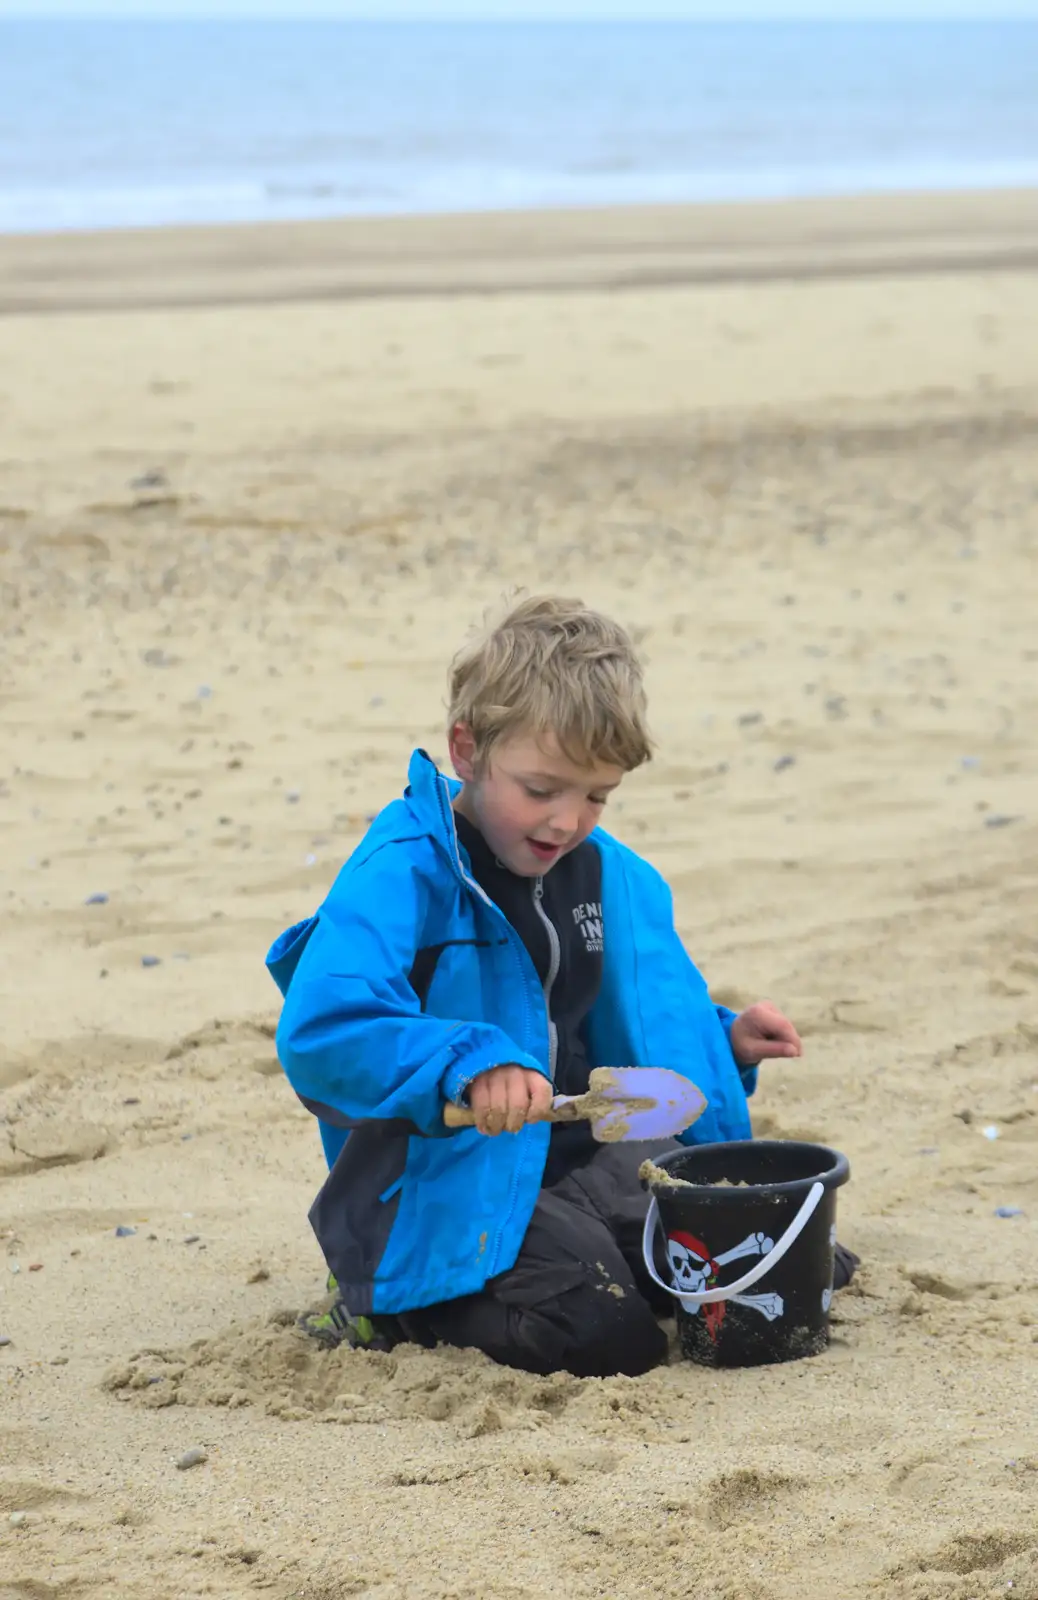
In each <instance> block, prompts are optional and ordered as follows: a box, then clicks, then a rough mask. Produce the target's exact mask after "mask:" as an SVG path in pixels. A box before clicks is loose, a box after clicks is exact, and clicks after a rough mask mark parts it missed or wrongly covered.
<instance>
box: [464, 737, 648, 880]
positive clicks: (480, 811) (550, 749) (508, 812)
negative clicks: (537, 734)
mask: <svg viewBox="0 0 1038 1600" xmlns="http://www.w3.org/2000/svg"><path fill="white" fill-rule="evenodd" d="M450 751H451V760H452V762H453V763H454V770H455V772H456V773H457V774H458V777H459V778H460V779H461V780H462V783H463V785H464V787H463V788H462V791H461V793H460V794H459V795H458V797H457V799H456V800H455V802H454V805H455V809H456V810H457V811H458V812H460V813H461V815H462V816H463V817H467V818H468V820H469V821H470V822H471V823H474V824H475V826H476V827H477V828H478V829H479V831H480V833H481V834H482V835H483V837H484V839H485V840H486V841H487V844H488V845H489V846H490V848H491V850H493V852H494V854H495V855H496V856H497V858H498V860H499V861H501V862H503V863H504V865H505V866H506V867H508V869H509V870H510V871H511V872H514V873H517V874H518V876H519V877H521V878H538V877H542V876H543V875H544V873H546V872H550V871H551V869H552V867H553V866H554V865H555V863H556V862H557V861H560V860H561V859H562V857H563V856H564V855H565V854H566V853H567V852H568V851H570V850H575V849H576V847H577V845H578V844H580V843H581V841H582V840H584V839H586V838H587V836H588V834H589V833H590V832H591V830H592V828H594V827H595V826H596V824H597V822H598V820H599V817H600V816H601V813H602V807H603V806H604V805H605V803H606V800H607V799H608V797H609V795H610V794H612V792H613V791H614V789H616V788H617V787H618V786H619V783H620V780H621V779H622V778H623V776H624V771H623V768H622V767H614V766H610V765H609V764H608V763H606V762H599V761H596V762H595V763H594V764H593V765H592V766H589V767H580V766H576V765H575V764H574V763H573V762H572V761H571V760H570V759H569V757H568V756H566V755H565V754H564V753H563V752H562V751H561V750H560V749H559V746H558V743H557V742H556V740H555V739H554V738H553V737H551V736H546V737H544V738H542V739H535V738H533V737H532V736H531V735H515V736H514V737H512V738H510V739H501V740H500V741H499V742H498V743H497V744H495V745H494V747H493V749H492V750H491V752H490V756H489V759H488V760H487V761H486V762H485V763H483V764H482V765H481V766H480V767H479V768H478V770H477V766H476V750H475V744H474V742H473V739H472V734H471V732H470V730H469V729H468V728H466V727H465V726H464V724H462V723H459V724H458V725H457V727H455V728H454V729H452V731H451V738H450Z"/></svg>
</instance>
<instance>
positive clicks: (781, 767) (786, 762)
mask: <svg viewBox="0 0 1038 1600" xmlns="http://www.w3.org/2000/svg"><path fill="white" fill-rule="evenodd" d="M796 759H797V758H796V756H779V758H778V760H777V761H776V762H775V767H774V770H775V771H776V772H785V770H786V768H787V767H793V766H796Z"/></svg>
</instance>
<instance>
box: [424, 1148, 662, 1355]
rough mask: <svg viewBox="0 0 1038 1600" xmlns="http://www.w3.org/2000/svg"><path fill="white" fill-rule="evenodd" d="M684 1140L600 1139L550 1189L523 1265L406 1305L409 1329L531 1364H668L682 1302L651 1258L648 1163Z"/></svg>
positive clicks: (430, 1339)
mask: <svg viewBox="0 0 1038 1600" xmlns="http://www.w3.org/2000/svg"><path fill="white" fill-rule="evenodd" d="M677 1148H678V1147H677V1146H676V1145H675V1144H673V1143H668V1144H666V1145H661V1146H658V1147H653V1148H652V1149H651V1151H650V1150H649V1149H647V1148H646V1146H645V1145H644V1144H634V1145H623V1144H614V1145H599V1146H596V1148H595V1151H594V1154H593V1155H592V1157H591V1159H590V1160H589V1161H587V1162H586V1163H585V1164H584V1165H583V1166H578V1167H575V1168H573V1169H572V1170H570V1171H569V1172H566V1173H565V1174H564V1175H563V1176H561V1177H560V1178H558V1179H557V1180H556V1181H555V1182H554V1183H552V1184H551V1186H550V1187H547V1188H544V1189H542V1190H541V1193H540V1198H539V1199H538V1201H537V1205H536V1207H535V1209H534V1213H533V1217H532V1219H531V1222H530V1226H529V1228H528V1230H527V1233H526V1238H525V1240H524V1241H523V1247H522V1249H521V1251H520V1252H519V1259H518V1260H517V1261H516V1263H515V1266H514V1267H511V1268H510V1269H509V1271H507V1272H502V1273H501V1274H499V1276H498V1277H496V1278H491V1279H490V1280H489V1282H488V1283H487V1284H486V1286H485V1287H484V1289H483V1290H482V1291H481V1292H480V1293H479V1294H473V1295H466V1296H464V1297H463V1298H462V1299H460V1300H447V1301H444V1302H443V1303H442V1304H440V1305H435V1306H427V1307H424V1308H423V1309H422V1310H420V1311H407V1312H404V1313H402V1314H400V1315H399V1316H398V1317H397V1318H396V1319H395V1321H396V1323H397V1325H398V1332H399V1333H401V1334H402V1335H403V1337H404V1338H405V1339H408V1340H410V1341H411V1342H412V1343H415V1344H423V1345H426V1346H429V1347H432V1346H434V1345H436V1344H438V1343H442V1344H452V1345H458V1346H461V1347H463V1348H466V1349H469V1348H471V1349H476V1350H482V1351H483V1352H484V1353H485V1354H486V1355H488V1356H490V1357H492V1358H493V1360H495V1361H499V1362H501V1363H502V1364H503V1365H504V1366H509V1367H519V1368H521V1369H522V1370H523V1371H524V1372H537V1373H549V1372H560V1371H565V1372H572V1373H574V1374H575V1375H576V1376H577V1377H578V1378H608V1377H613V1376H615V1375H616V1374H618V1373H623V1374H624V1375H625V1376H627V1377H631V1378H635V1377H638V1376H639V1375H640V1374H641V1373H643V1372H648V1371H649V1370H650V1368H652V1367H655V1366H658V1365H659V1363H660V1362H661V1361H663V1360H664V1358H665V1357H666V1354H667V1336H666V1334H665V1333H664V1331H663V1329H662V1328H661V1327H660V1325H659V1323H658V1321H657V1320H656V1318H657V1315H670V1313H671V1312H672V1311H673V1301H672V1299H671V1297H670V1296H669V1295H666V1294H664V1293H663V1292H662V1290H660V1289H659V1288H658V1287H657V1286H656V1285H655V1284H654V1283H653V1282H652V1280H651V1278H650V1277H649V1275H648V1273H647V1272H646V1271H645V1266H644V1263H643V1261H642V1228H643V1226H644V1223H645V1212H646V1208H647V1206H648V1197H647V1196H646V1193H645V1190H644V1189H643V1188H642V1186H641V1183H640V1182H639V1180H638V1168H639V1166H640V1165H641V1163H642V1162H643V1161H644V1160H645V1159H646V1157H647V1156H648V1155H650V1154H651V1155H652V1156H653V1157H657V1158H658V1157H659V1156H661V1155H662V1154H664V1153H665V1151H667V1150H673V1149H677Z"/></svg>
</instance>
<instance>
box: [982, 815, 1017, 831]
mask: <svg viewBox="0 0 1038 1600" xmlns="http://www.w3.org/2000/svg"><path fill="white" fill-rule="evenodd" d="M1019 821H1020V818H1019V817H1007V816H1005V815H1003V813H1002V812H1001V811H993V812H992V813H991V816H990V817H985V818H984V826H985V828H1009V827H1012V825H1013V823H1014V822H1019Z"/></svg>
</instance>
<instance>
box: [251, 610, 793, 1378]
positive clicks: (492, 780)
mask: <svg viewBox="0 0 1038 1600" xmlns="http://www.w3.org/2000/svg"><path fill="white" fill-rule="evenodd" d="M448 742H449V748H450V756H451V761H452V764H453V766H454V770H455V772H456V774H457V777H458V779H459V780H460V782H459V783H454V784H451V783H449V782H448V781H447V780H446V779H444V778H443V777H441V776H440V774H439V772H438V771H437V769H436V767H435V766H434V765H433V763H432V762H431V761H430V759H429V758H428V756H426V755H425V754H424V752H422V751H418V752H416V754H415V755H414V756H413V758H412V761H411V766H410V772H409V780H410V781H409V787H408V789H407V792H406V794H405V795H404V797H403V798H402V799H400V800H396V801H394V802H393V803H392V804H391V805H390V806H388V807H387V808H386V810H385V811H383V812H382V814H381V815H380V816H379V817H377V818H376V820H375V822H374V823H373V824H372V827H371V829H370V831H369V833H368V834H367V836H366V838H365V839H364V840H363V841H362V842H361V844H360V845H359V846H358V848H357V849H356V850H355V852H354V853H353V855H352V856H351V858H350V860H349V861H348V862H347V863H346V865H345V867H344V868H343V869H342V872H341V873H340V874H339V877H338V879H337V880H336V882H335V884H334V886H333V888H332V890H331V893H330V894H329V896H328V898H327V900H326V901H325V903H324V905H323V906H322V907H321V909H320V911H319V912H318V913H317V915H316V916H315V917H313V918H310V919H309V920H308V921H306V922H303V923H300V924H298V925H297V926H296V927H294V928H291V929H289V930H288V932H287V933H285V934H283V935H282V937H281V938H280V939H279V940H278V941H277V943H276V944H275V945H274V947H273V949H272V950H271V952H270V954H269V956H268V958H267V962H268V966H269V968H270V971H271V973H272V975H273V976H274V979H275V981H276V982H277V983H278V985H279V987H280V988H281V990H282V992H283V994H284V995H285V1005H284V1010H283V1013H282V1017H281V1022H280V1026H279V1028H278V1036H277V1043H278V1053H279V1055H280V1058H281V1061H282V1064H283V1066H284V1068H285V1072H286V1073H287V1075H288V1078H289V1080H290V1082H291V1084H292V1086H293V1088H294V1089H295V1091H296V1093H297V1094H298V1095H299V1097H300V1098H301V1100H302V1101H303V1104H304V1105H306V1106H307V1107H308V1108H309V1109H310V1110H311V1111H313V1112H314V1113H315V1115H316V1116H317V1117H318V1118H319V1120H320V1128H321V1135H322V1139H323V1143H324V1149H325V1154H326V1156H327V1158H328V1164H329V1167H330V1168H331V1171H330V1174H329V1177H328V1179H327V1182H326V1183H325V1185H324V1188H323V1189H322V1190H321V1193H320V1194H319V1196H318V1198H317V1200H316V1201H315V1203H314V1206H313V1209H312V1211H311V1222H312V1224H313V1227H314V1230H315V1232H316V1234H317V1237H318V1240H319V1242H320V1244H321V1247H322V1249H323V1251H324V1254H325V1257H326V1259H327V1262H328V1265H329V1268H330V1269H331V1272H332V1274H333V1275H334V1278H335V1279H336V1281H337V1284H338V1289H339V1293H340V1296H341V1305H340V1306H339V1307H338V1308H336V1312H335V1313H334V1314H333V1317H332V1323H333V1325H334V1326H336V1327H337V1328H338V1329H339V1330H340V1332H341V1333H343V1334H345V1336H347V1337H349V1338H350V1340H351V1342H354V1343H357V1342H362V1343H369V1344H370V1343H372V1342H373V1340H374V1339H377V1340H378V1341H379V1342H380V1343H382V1344H383V1347H384V1342H385V1341H386V1340H387V1339H389V1340H391V1339H393V1338H406V1339H410V1340H413V1341H415V1342H418V1343H422V1344H426V1345H429V1346H432V1345H434V1344H436V1343H437V1342H439V1341H442V1342H445V1343H449V1344H454V1345H461V1346H474V1347H476V1348H479V1349H481V1350H483V1351H485V1352H486V1354H488V1355H489V1356H491V1357H493V1358H494V1359H495V1360H497V1361H500V1362H503V1363H506V1364H508V1365H511V1366H515V1367H521V1368H524V1369H526V1370H528V1371H532V1372H539V1373H547V1372H552V1371H557V1370H561V1369H566V1370H568V1371H570V1372H573V1373H575V1374H577V1375H578V1376H608V1375H611V1374H614V1373H625V1374H629V1375H632V1376H633V1375H637V1374H639V1373H642V1372H645V1371H647V1370H648V1369H649V1368H650V1367H652V1366H654V1365H656V1364H657V1363H658V1362H659V1361H661V1360H663V1359H664V1357H665V1355H666V1350H667V1341H666V1337H665V1335H664V1333H663V1331H662V1329H661V1328H660V1326H659V1323H658V1322H657V1320H656V1316H655V1314H654V1307H656V1306H658V1299H657V1298H656V1297H655V1296H654V1295H653V1292H652V1286H651V1284H650V1282H649V1280H648V1277H647V1274H646V1273H645V1270H644V1267H643V1265H642V1263H641V1229H642V1222H643V1220H644V1216H645V1209H646V1203H647V1202H646V1198H645V1195H644V1193H643V1191H642V1189H641V1186H640V1184H639V1181H638V1177H637V1172H638V1167H639V1164H640V1163H641V1162H642V1161H643V1160H644V1159H645V1157H646V1155H649V1154H654V1155H659V1154H660V1153H661V1150H660V1149H655V1150H651V1151H650V1150H649V1149H647V1148H646V1146H645V1145H644V1144H635V1145H626V1146H625V1145H623V1144H618V1145H596V1144H595V1143H594V1142H593V1140H592V1138H591V1135H590V1130H589V1128H588V1126H587V1124H571V1125H568V1126H565V1125H558V1126H550V1125H549V1124H548V1123H547V1122H545V1121H544V1120H542V1119H543V1117H544V1114H545V1113H546V1111H547V1110H548V1109H549V1107H550V1105H551V1101H552V1096H553V1095H554V1094H556V1093H559V1094H576V1093H580V1092H581V1091H582V1090H583V1089H586V1088H587V1084H588V1073H589V1071H590V1069H591V1068H592V1067H593V1066H597V1065H611V1066H628V1065H633V1066H638V1065H653V1066H666V1067H674V1068H677V1069H678V1070H679V1071H683V1072H686V1073H687V1075H688V1076H689V1077H690V1078H692V1079H693V1080H694V1081H695V1082H696V1083H697V1084H698V1085H699V1087H700V1088H701V1089H702V1091H703V1093H704V1094H705V1095H706V1097H707V1102H708V1104H707V1110H706V1111H705V1113H704V1114H703V1116H702V1117H701V1118H700V1119H699V1121H698V1122H697V1123H696V1125H695V1126H694V1128H692V1129H690V1130H688V1133H687V1136H683V1137H687V1138H688V1139H689V1140H695V1141H697V1142H702V1141H709V1140H719V1139H743V1138H748V1137H749V1136H750V1122H749V1115H748V1110H747V1104H746V1101H747V1096H748V1095H749V1094H752V1092H753V1089H754V1087H755V1081H756V1071H757V1063H758V1062H759V1061H761V1060H762V1059H764V1058H765V1057H776V1056H786V1057H792V1056H799V1055H800V1053H801V1046H800V1039H799V1037H798V1035H797V1032H796V1029H795V1028H794V1027H793V1024H792V1023H791V1022H789V1021H788V1019H787V1018H786V1017H784V1016H783V1015H782V1013H781V1012H780V1011H778V1010H777V1009H776V1008H775V1007H774V1006H771V1005H770V1004H768V1003H767V1002H762V1003H761V1004H759V1005H755V1006H751V1007H750V1008H749V1010H748V1011H744V1012H743V1013H742V1015H741V1016H735V1014H734V1013H732V1012H731V1011H728V1010H727V1009H726V1008H725V1007H723V1006H717V1007H715V1006H714V1005H713V1004H712V1003H711V1001H710V998H709V995H708V994H707V990H706V986H705V984H704V982H703V979H702V978H701V977H700V975H699V973H698V972H697V971H696V969H695V967H694V966H693V965H692V963H691V961H690V960H689V958H688V956H687V955H686V953H685V951H684V948H683V946H682V945H681V942H680V940H679V939H678V936H677V933H676V932H675V929H674V924H673V917H672V911H671V901H670V894H669V891H668V890H667V888H666V885H665V884H664V883H663V881H662V879H661V878H660V877H659V875H658V874H657V873H656V872H655V871H654V869H653V868H651V867H650V866H649V865H648V864H647V863H646V862H644V861H642V860H641V859H640V858H639V857H638V856H636V855H635V854H634V853H633V852H632V851H630V850H628V849H626V848H624V847H623V846H622V845H620V844H619V843H617V842H616V841H615V840H613V839H612V838H610V837H609V835H608V834H606V833H605V832H604V831H603V830H602V829H601V828H599V826H598V823H599V819H600V817H601V814H602V811H603V808H604V807H605V805H606V802H607V801H608V799H609V797H610V795H612V794H614V793H615V792H616V790H617V788H618V787H619V785H620V783H621V781H622V779H623V777H624V775H625V774H626V773H627V772H630V771H633V770H634V768H636V767H638V766H640V765H641V764H642V763H643V762H645V761H647V760H648V759H649V757H650V753H651V750H650V743H649V737H648V734H647V732H646V725H645V695H644V690H643V687H642V675H641V669H640V666H639V663H638V661H637V658H636V656H635V653H634V650H633V647H632V645H631V642H630V640H629V639H628V637H627V635H626V634H625V633H624V631H623V629H622V628H620V627H619V626H618V625H617V624H616V623H614V622H612V621H610V620H609V619H608V618H606V617H603V616H600V615H598V614H597V613H595V612H593V611H590V610H588V609H587V608H586V607H585V606H583V605H582V604H581V603H580V602H579V601H575V600H562V599H538V598H527V599H524V600H522V601H520V602H519V603H518V604H517V605H515V606H514V607H513V608H512V610H511V611H510V612H509V613H508V615H506V616H505V617H504V619H503V620H502V621H500V622H499V623H498V624H497V625H496V626H495V627H493V628H491V629H490V630H489V631H488V632H486V633H485V634H484V635H483V637H482V638H481V639H480V640H479V641H478V642H477V643H476V644H474V645H472V646H471V647H469V648H467V649H465V650H463V651H462V652H461V654H460V655H459V656H458V657H457V658H456V660H455V662H454V665H453V669H452V673H451V682H450V715H449V731H448ZM448 1101H453V1102H454V1103H456V1104H459V1105H464V1104H468V1105H469V1106H470V1107H471V1108H472V1110H473V1112H474V1113H475V1116H476V1127H475V1128H472V1129H464V1130H462V1131H460V1132H453V1133H449V1132H448V1131H447V1130H446V1129H445V1127H444V1122H443V1111H444V1106H445V1105H446V1103H447V1102H448ZM664 1148H667V1149H670V1148H674V1146H673V1145H672V1144H668V1145H667V1146H665V1147H664ZM656 1294H657V1295H658V1291H656ZM660 1309H661V1310H662V1309H670V1308H669V1307H668V1308H662V1307H660Z"/></svg>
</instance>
